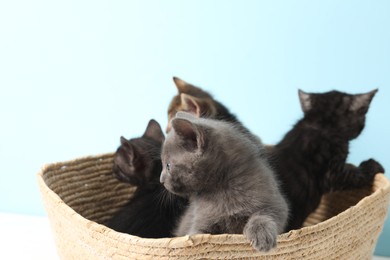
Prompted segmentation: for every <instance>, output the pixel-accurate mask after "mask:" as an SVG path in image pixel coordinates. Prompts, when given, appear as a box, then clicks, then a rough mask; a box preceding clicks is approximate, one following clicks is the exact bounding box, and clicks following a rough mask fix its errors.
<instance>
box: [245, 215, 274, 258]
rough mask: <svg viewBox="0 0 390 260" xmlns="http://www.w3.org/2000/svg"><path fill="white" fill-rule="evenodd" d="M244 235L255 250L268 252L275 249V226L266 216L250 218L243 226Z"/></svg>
mask: <svg viewBox="0 0 390 260" xmlns="http://www.w3.org/2000/svg"><path fill="white" fill-rule="evenodd" d="M244 235H245V236H246V237H247V238H248V239H249V241H250V243H251V245H252V246H253V247H254V248H255V249H256V250H258V251H260V252H268V251H270V250H271V249H272V248H274V247H276V238H277V235H278V233H277V226H276V223H275V222H274V221H273V220H272V219H271V218H269V217H267V216H252V217H250V218H249V220H248V223H247V224H246V225H245V228H244Z"/></svg>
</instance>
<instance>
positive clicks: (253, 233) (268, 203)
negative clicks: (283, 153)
mask: <svg viewBox="0 0 390 260" xmlns="http://www.w3.org/2000/svg"><path fill="white" fill-rule="evenodd" d="M171 124H172V129H173V131H170V132H169V134H168V135H167V137H166V140H165V142H164V145H163V149H162V154H161V159H162V163H163V170H162V173H161V177H160V181H161V183H163V184H164V186H165V187H166V188H167V189H168V190H169V191H171V192H172V193H174V194H177V195H179V196H182V197H187V198H188V199H189V201H190V204H189V206H188V208H187V210H186V211H185V213H184V214H183V216H182V217H181V220H180V221H179V223H178V226H177V228H176V230H175V232H174V234H175V235H176V236H183V235H193V234H200V233H210V234H222V233H230V234H240V233H241V234H242V233H244V235H245V236H246V237H247V238H248V239H249V241H250V243H251V244H252V246H253V247H254V248H255V249H257V250H259V251H269V250H271V249H272V248H273V247H275V246H276V237H277V235H278V234H279V233H282V232H283V230H284V227H285V225H286V222H287V217H288V207H287V203H286V201H285V199H284V197H283V196H282V194H281V192H280V190H279V187H278V184H277V182H276V180H275V177H274V173H273V171H272V170H271V168H270V167H269V165H268V163H267V162H266V161H265V160H264V159H262V158H261V157H259V156H258V151H259V150H258V147H257V146H258V143H257V142H253V140H251V139H250V138H248V136H247V135H245V134H244V133H242V131H240V130H239V128H238V127H236V126H235V125H234V124H232V123H228V122H224V121H218V120H213V119H206V118H196V117H194V116H193V115H191V114H189V113H185V112H178V113H177V114H176V117H175V118H174V119H172V121H171Z"/></svg>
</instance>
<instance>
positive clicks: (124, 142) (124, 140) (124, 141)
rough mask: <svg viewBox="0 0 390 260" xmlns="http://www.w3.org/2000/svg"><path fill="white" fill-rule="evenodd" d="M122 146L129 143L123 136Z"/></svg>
mask: <svg viewBox="0 0 390 260" xmlns="http://www.w3.org/2000/svg"><path fill="white" fill-rule="evenodd" d="M120 140H121V144H126V143H127V142H128V141H127V139H126V138H124V137H123V136H121V139H120Z"/></svg>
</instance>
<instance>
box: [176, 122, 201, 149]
mask: <svg viewBox="0 0 390 260" xmlns="http://www.w3.org/2000/svg"><path fill="white" fill-rule="evenodd" d="M172 128H173V129H174V130H175V132H176V134H177V135H178V136H179V137H180V138H181V139H182V141H183V144H184V146H185V147H186V148H187V149H189V150H191V151H193V150H197V149H198V148H202V147H204V143H205V142H204V135H203V132H202V131H200V130H201V129H200V128H198V127H197V125H195V124H194V123H192V122H191V121H189V120H188V119H185V118H174V119H172Z"/></svg>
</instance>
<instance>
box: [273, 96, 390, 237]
mask: <svg viewBox="0 0 390 260" xmlns="http://www.w3.org/2000/svg"><path fill="white" fill-rule="evenodd" d="M376 92H377V90H373V91H371V92H369V93H366V94H357V95H350V94H347V93H342V92H338V91H331V92H327V93H322V94H309V93H305V92H303V91H301V90H300V91H299V97H300V102H301V106H302V110H303V112H304V117H303V118H302V119H301V120H299V121H298V123H297V124H296V125H295V126H294V127H293V129H292V130H291V131H290V132H288V133H287V134H286V135H285V137H284V138H283V139H282V140H281V141H280V142H279V143H278V144H277V145H275V146H274V147H273V148H271V153H270V154H271V158H272V159H271V165H272V166H273V168H274V169H275V172H276V174H277V175H278V176H279V180H280V182H281V185H282V190H283V191H284V192H285V194H286V195H287V196H286V198H287V199H288V201H289V203H290V210H291V213H290V220H289V224H288V227H287V229H286V230H287V231H289V230H291V229H298V228H300V227H301V226H302V224H303V222H304V220H305V219H306V217H307V216H308V215H309V214H310V213H311V212H313V211H314V210H315V209H316V208H317V206H318V205H319V203H320V200H321V196H322V195H323V194H324V193H327V192H331V191H336V190H347V189H354V188H361V187H365V186H370V185H371V184H372V181H373V179H374V176H375V174H376V173H383V172H384V169H383V167H382V166H381V165H380V164H379V163H378V162H376V161H375V160H373V159H370V160H367V161H364V162H362V163H361V164H360V165H359V166H358V167H356V166H354V165H351V164H346V159H347V155H348V144H349V141H350V140H352V139H354V138H356V137H357V136H358V135H359V134H360V133H361V131H362V130H363V128H364V125H365V117H366V113H367V111H368V108H369V105H370V102H371V100H372V98H373V97H374V95H375V93H376Z"/></svg>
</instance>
